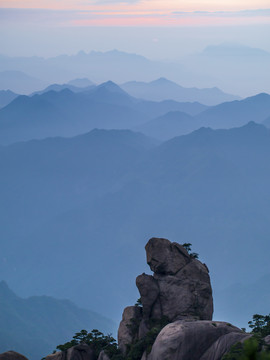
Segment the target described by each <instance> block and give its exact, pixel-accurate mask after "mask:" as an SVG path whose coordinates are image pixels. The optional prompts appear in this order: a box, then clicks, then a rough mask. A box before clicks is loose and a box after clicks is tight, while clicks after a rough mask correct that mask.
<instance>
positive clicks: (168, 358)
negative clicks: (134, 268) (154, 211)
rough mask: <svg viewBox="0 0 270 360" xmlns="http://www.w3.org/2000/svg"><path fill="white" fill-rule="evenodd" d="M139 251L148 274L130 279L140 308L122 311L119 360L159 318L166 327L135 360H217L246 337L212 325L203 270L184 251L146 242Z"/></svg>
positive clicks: (225, 326) (207, 281) (155, 240)
mask: <svg viewBox="0 0 270 360" xmlns="http://www.w3.org/2000/svg"><path fill="white" fill-rule="evenodd" d="M145 249H146V257H147V263H148V265H149V266H150V268H151V270H152V271H153V275H146V274H142V275H139V276H138V277H137V279H136V285H137V287H138V290H139V292H140V295H141V303H142V308H140V307H139V306H129V307H127V308H126V309H125V310H124V312H123V318H122V321H121V323H120V326H119V330H118V344H119V348H120V350H121V351H122V353H123V355H126V353H127V349H128V348H129V346H130V345H132V344H135V343H136V342H138V341H140V339H144V338H145V337H147V335H148V334H149V333H150V332H151V331H150V330H151V326H152V324H158V323H160V324H161V323H164V319H165V322H166V321H167V323H168V325H167V326H165V327H164V328H163V329H162V330H161V332H160V333H159V335H158V336H157V338H156V340H155V342H154V344H153V346H152V350H151V352H150V354H149V353H148V352H149V351H144V352H143V354H142V357H141V360H220V359H221V358H222V356H223V355H224V354H225V353H226V352H227V351H228V350H229V349H230V347H231V346H232V345H233V344H234V343H236V342H238V341H244V340H245V339H246V338H248V337H249V336H250V335H247V334H246V333H243V332H242V331H241V330H240V329H238V328H236V327H235V326H232V325H231V324H228V323H224V322H217V321H212V314H213V298H212V288H211V283H210V277H209V271H208V268H207V266H206V265H205V264H202V263H201V262H200V261H199V260H197V259H196V258H195V257H194V256H193V255H192V254H189V253H188V251H187V250H186V248H185V247H183V246H182V245H179V244H177V243H174V242H173V243H172V242H170V241H169V240H167V239H161V238H152V239H150V240H149V241H148V243H147V244H146V246H145ZM149 331H150V332H149Z"/></svg>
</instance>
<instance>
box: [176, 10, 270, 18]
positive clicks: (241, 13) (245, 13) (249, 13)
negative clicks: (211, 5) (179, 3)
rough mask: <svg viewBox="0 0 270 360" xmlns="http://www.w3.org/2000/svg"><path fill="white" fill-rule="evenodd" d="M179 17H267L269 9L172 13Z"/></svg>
mask: <svg viewBox="0 0 270 360" xmlns="http://www.w3.org/2000/svg"><path fill="white" fill-rule="evenodd" d="M172 14H173V15H175V16H179V17H204V16H206V17H207V16H209V17H261V16H263V17H268V16H270V9H255V10H238V11H190V12H189V11H174V12H172Z"/></svg>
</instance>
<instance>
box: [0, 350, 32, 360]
mask: <svg viewBox="0 0 270 360" xmlns="http://www.w3.org/2000/svg"><path fill="white" fill-rule="evenodd" d="M0 360H28V359H27V358H26V357H25V356H23V355H21V354H19V353H17V352H16V351H6V352H4V353H2V354H0Z"/></svg>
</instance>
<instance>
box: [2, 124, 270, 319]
mask: <svg viewBox="0 0 270 360" xmlns="http://www.w3.org/2000/svg"><path fill="white" fill-rule="evenodd" d="M0 149H1V150H0V166H1V170H2V171H1V174H2V175H1V183H0V185H1V186H0V190H1V202H2V210H1V216H0V221H1V226H0V235H1V239H3V240H2V247H1V251H2V257H3V258H5V259H6V261H5V262H1V263H0V266H1V268H0V270H1V273H2V276H3V277H4V278H5V279H6V280H7V281H8V282H9V283H10V284H11V285H12V287H13V288H16V291H18V292H19V293H20V294H21V295H27V294H31V293H32V294H33V292H35V293H36V294H43V293H46V294H49V295H53V296H57V297H65V298H69V299H71V300H73V301H75V302H76V303H78V304H80V306H84V307H86V306H87V307H90V308H91V309H93V310H95V311H97V310H98V311H99V312H100V313H103V314H105V315H107V316H109V317H110V316H112V317H114V318H116V319H119V318H120V316H121V311H122V309H123V306H125V305H127V304H130V303H132V301H134V299H136V298H137V297H138V294H137V291H136V288H135V285H134V286H132V284H130V278H132V277H133V278H134V276H135V274H138V273H140V272H143V271H146V270H147V269H146V266H145V261H144V250H143V245H145V243H146V241H147V239H148V238H150V237H151V236H161V237H167V238H170V239H172V240H176V241H179V242H191V243H192V244H193V249H194V250H195V249H196V251H197V252H198V253H199V255H200V259H202V260H203V261H205V262H207V264H208V266H209V269H210V272H211V278H212V281H213V287H214V289H215V287H216V286H217V287H218V288H219V289H221V290H222V289H225V288H227V287H228V286H231V285H232V284H234V283H245V282H248V283H249V284H252V283H253V282H254V281H255V280H256V278H258V277H260V276H263V275H265V274H267V273H268V272H269V256H268V253H269V239H268V234H269V226H270V225H269V224H270V196H269V191H268V189H269V181H270V163H269V161H268V158H269V156H270V132H269V130H267V129H266V128H265V127H264V126H262V125H259V124H255V123H249V124H247V125H246V126H244V127H242V128H235V129H230V130H211V129H208V128H201V129H199V130H197V131H195V132H193V133H191V134H188V135H185V136H180V137H175V138H173V139H172V140H169V141H167V142H164V143H162V144H160V145H158V144H155V143H154V142H153V140H151V139H149V138H147V137H145V136H143V135H140V134H134V133H132V132H130V131H119V130H114V131H105V130H103V131H101V130H95V131H92V132H91V133H89V134H86V135H84V136H78V137H75V138H72V139H61V138H55V139H47V140H42V141H30V142H26V143H19V144H14V145H10V146H5V147H1V148H0ZM213 254H216V255H215V256H214V257H213ZM131 255H132V256H131ZM48 264H50V265H49V266H48ZM258 264H260V266H259V267H258ZM15 268H16V269H15ZM33 269H35V271H34V272H33ZM86 269H87V270H86ZM108 294H110V296H108ZM223 300H224V301H225V299H223ZM223 300H222V297H220V298H219V304H217V305H216V306H215V308H216V313H215V317H216V318H219V315H220V314H221V310H222V306H223V305H222V301H223ZM246 300H247V305H246V306H245V307H242V308H241V309H240V312H239V319H240V318H244V317H245V318H246V319H249V318H250V314H251V313H252V312H253V301H252V299H251V300H250V301H248V299H246ZM257 309H258V310H257V311H258V312H259V311H260V308H259V307H258V308H257ZM234 320H235V321H234V322H235V323H237V324H239V325H241V324H240V323H239V322H238V318H237V317H236V318H235V319H234Z"/></svg>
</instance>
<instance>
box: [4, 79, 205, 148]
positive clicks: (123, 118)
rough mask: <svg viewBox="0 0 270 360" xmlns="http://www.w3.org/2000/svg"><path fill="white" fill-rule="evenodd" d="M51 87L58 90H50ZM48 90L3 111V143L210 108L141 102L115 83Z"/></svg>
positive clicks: (123, 126)
mask: <svg viewBox="0 0 270 360" xmlns="http://www.w3.org/2000/svg"><path fill="white" fill-rule="evenodd" d="M50 88H54V89H56V91H52V90H50V91H47V90H48V89H50ZM62 88H64V89H62ZM48 89H45V90H44V92H43V91H42V92H41V93H40V94H36V95H33V96H31V97H27V96H19V97H17V98H16V99H15V100H14V101H12V102H11V103H10V104H8V105H7V106H6V107H4V108H3V109H0V144H10V143H13V142H16V141H25V140H30V139H43V138H46V137H50V136H75V135H78V134H81V133H85V132H88V131H90V130H92V129H94V128H100V129H131V128H134V127H135V126H137V125H139V124H141V123H144V122H146V121H148V120H150V119H152V118H154V117H157V116H160V115H163V114H165V113H166V112H168V111H171V110H179V111H186V112H188V113H192V114H198V113H199V112H201V111H203V110H205V109H207V108H208V107H206V106H204V105H202V104H199V103H177V102H175V101H164V102H147V101H139V100H137V99H135V98H133V97H131V96H130V95H128V94H127V93H126V92H125V91H123V90H122V89H121V88H120V87H119V86H118V85H116V84H115V83H113V82H112V81H107V82H106V83H103V84H101V85H98V86H94V87H90V89H89V88H88V89H83V90H82V91H80V92H76V93H74V92H73V91H71V90H69V89H68V88H65V85H63V86H62V85H59V86H58V85H53V86H52V87H49V88H48ZM61 89H62V90H61ZM71 89H72V90H73V87H71Z"/></svg>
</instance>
